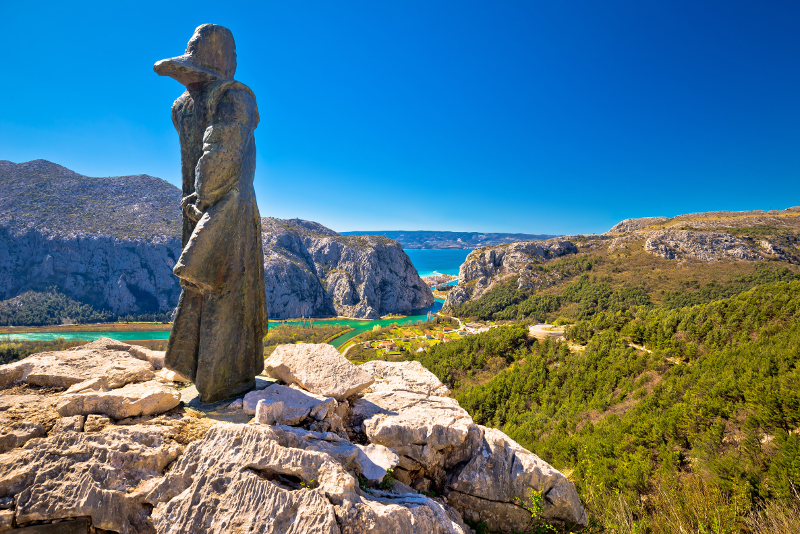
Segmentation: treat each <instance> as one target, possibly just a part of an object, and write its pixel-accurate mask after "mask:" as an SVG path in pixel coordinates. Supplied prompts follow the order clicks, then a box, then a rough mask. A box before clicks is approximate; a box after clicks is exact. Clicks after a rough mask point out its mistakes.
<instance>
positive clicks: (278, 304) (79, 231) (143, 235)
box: [0, 160, 433, 324]
mask: <svg viewBox="0 0 800 534" xmlns="http://www.w3.org/2000/svg"><path fill="white" fill-rule="evenodd" d="M180 199H181V192H180V191H179V190H178V188H176V187H175V186H173V185H172V184H169V183H168V182H166V181H164V180H161V179H160V178H155V177H152V176H147V175H136V176H118V177H109V178H90V177H87V176H83V175H80V174H78V173H75V172H73V171H71V170H69V169H66V168H65V167H62V166H60V165H57V164H55V163H51V162H49V161H45V160H35V161H30V162H27V163H20V164H15V163H12V162H10V161H0V324H52V323H54V322H87V321H97V320H109V319H113V318H119V317H124V318H128V319H134V318H136V319H144V320H162V321H164V320H169V318H170V316H171V313H172V310H173V309H174V307H175V305H176V304H177V300H178V296H179V295H180V286H179V284H178V279H177V277H175V276H174V274H173V273H172V268H173V266H174V265H175V262H176V261H177V259H178V257H179V256H180V253H181V246H180V226H181V212H180V206H179V204H180ZM262 226H263V228H264V232H263V236H262V237H263V246H264V256H265V258H266V261H265V276H266V282H267V283H266V285H267V300H268V307H269V312H270V316H271V317H273V318H278V319H283V318H291V317H300V316H306V317H308V316H316V317H319V316H331V315H347V316H352V317H356V318H370V319H372V318H377V317H379V316H381V315H385V314H389V313H406V312H409V311H411V310H413V309H417V308H424V307H427V306H430V305H431V304H433V296H432V294H431V292H430V290H429V289H428V288H427V286H425V284H424V283H423V282H422V280H421V279H420V278H419V276H418V275H417V272H416V270H415V269H414V267H413V265H412V264H411V260H410V259H409V258H408V256H406V254H405V253H404V252H403V250H402V248H401V246H400V245H399V244H398V243H397V242H396V241H393V240H391V239H386V238H385V237H381V236H362V237H342V236H339V234H337V233H336V232H334V231H332V230H330V229H327V228H325V227H323V226H321V225H318V224H317V223H313V222H309V221H281V220H278V219H272V218H263V219H262Z"/></svg>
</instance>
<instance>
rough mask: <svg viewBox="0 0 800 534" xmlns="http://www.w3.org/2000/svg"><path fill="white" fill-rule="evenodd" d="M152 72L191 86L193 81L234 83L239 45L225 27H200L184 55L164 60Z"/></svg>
mask: <svg viewBox="0 0 800 534" xmlns="http://www.w3.org/2000/svg"><path fill="white" fill-rule="evenodd" d="M153 70H154V71H156V72H157V73H158V74H160V75H161V76H169V77H170V78H174V79H175V80H177V81H179V82H181V83H182V84H183V85H189V84H190V83H194V82H210V81H215V80H232V79H233V75H234V74H235V73H236V43H234V42H233V33H231V31H230V30H229V29H228V28H225V27H224V26H217V25H216V24H203V25H202V26H198V27H197V29H196V30H195V31H194V35H192V38H191V39H189V44H188V45H186V53H185V54H183V55H182V56H178V57H172V58H169V59H162V60H161V61H159V62H158V63H156V64H155V66H154V67H153Z"/></svg>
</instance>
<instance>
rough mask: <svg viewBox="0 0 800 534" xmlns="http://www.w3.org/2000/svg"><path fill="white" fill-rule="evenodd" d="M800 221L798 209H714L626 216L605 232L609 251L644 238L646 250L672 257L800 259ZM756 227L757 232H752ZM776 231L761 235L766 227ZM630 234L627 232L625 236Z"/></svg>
mask: <svg viewBox="0 0 800 534" xmlns="http://www.w3.org/2000/svg"><path fill="white" fill-rule="evenodd" d="M798 223H800V217H798V210H797V209H796V208H788V209H786V210H782V211H778V210H770V211H710V212H705V213H687V214H683V215H678V216H675V217H672V218H667V217H647V218H642V219H626V220H624V221H622V222H620V223H619V224H617V225H615V226H614V227H613V228H611V230H609V231H608V232H607V234H606V235H605V236H598V237H611V238H612V239H610V241H609V243H608V251H609V252H613V251H615V250H617V249H624V248H626V247H627V245H625V243H626V242H629V241H632V240H639V239H643V240H644V250H646V251H647V252H650V253H651V254H654V255H656V256H660V257H662V258H664V259H668V260H679V261H683V260H696V261H704V262H714V261H721V260H731V261H759V260H764V259H772V260H778V261H785V262H789V263H796V262H798V258H797V257H796V254H797V246H798V244H800V240H799V239H798V237H797V236H796V235H795V233H794V232H793V230H796V228H797V227H798ZM751 231H752V235H750V234H751ZM765 231H767V232H771V233H772V234H773V235H769V236H768V237H766V238H765V237H761V238H758V237H756V236H758V235H763V234H764V232H765ZM620 234H625V235H620Z"/></svg>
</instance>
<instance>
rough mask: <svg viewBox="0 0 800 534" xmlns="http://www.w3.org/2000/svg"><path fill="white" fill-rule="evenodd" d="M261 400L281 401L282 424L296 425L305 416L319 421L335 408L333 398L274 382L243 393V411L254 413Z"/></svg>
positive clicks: (266, 401)
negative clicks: (258, 389)
mask: <svg viewBox="0 0 800 534" xmlns="http://www.w3.org/2000/svg"><path fill="white" fill-rule="evenodd" d="M262 400H263V401H264V404H265V405H269V404H273V403H276V402H282V403H283V408H282V409H281V411H280V420H279V422H280V424H284V425H298V424H300V422H301V421H303V420H304V419H305V418H306V417H313V418H314V419H316V420H318V421H321V420H322V419H325V417H326V416H327V415H328V414H329V413H333V411H334V410H335V409H336V400H335V399H332V398H329V397H323V396H321V395H315V394H313V393H310V392H308V391H302V390H300V389H295V388H287V387H286V386H280V385H278V384H275V385H272V386H269V387H268V388H267V389H262V390H260V391H251V392H250V393H248V394H247V395H245V396H244V407H243V410H244V413H246V414H255V413H256V408H257V406H258V402H259V401H262Z"/></svg>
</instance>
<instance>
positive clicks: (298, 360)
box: [264, 343, 375, 401]
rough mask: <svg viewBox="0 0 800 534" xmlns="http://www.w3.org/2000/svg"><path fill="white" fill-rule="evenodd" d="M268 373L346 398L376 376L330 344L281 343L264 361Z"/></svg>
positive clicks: (339, 397)
mask: <svg viewBox="0 0 800 534" xmlns="http://www.w3.org/2000/svg"><path fill="white" fill-rule="evenodd" d="M264 374H266V375H267V376H271V377H272V378H276V379H278V380H281V381H283V382H285V383H287V384H297V385H298V386H300V387H301V388H303V389H305V390H306V391H310V392H311V393H316V394H317V395H322V396H324V397H333V398H334V399H336V400H337V401H343V400H345V399H347V398H348V397H352V396H353V395H355V394H357V393H360V392H361V391H363V390H365V389H366V388H368V387H369V386H370V384H372V383H373V382H374V381H375V379H373V378H372V376H370V375H369V374H367V373H365V372H364V371H362V370H360V369H359V368H358V367H356V366H355V365H353V364H352V363H350V362H349V361H348V360H347V359H346V358H345V357H344V356H342V355H341V354H340V353H339V351H338V350H336V348H335V347H333V346H331V345H328V344H316V343H299V344H296V345H279V346H278V347H277V348H276V349H275V351H274V352H273V353H272V354H271V355H270V357H269V358H267V360H266V361H265V362H264Z"/></svg>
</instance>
